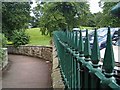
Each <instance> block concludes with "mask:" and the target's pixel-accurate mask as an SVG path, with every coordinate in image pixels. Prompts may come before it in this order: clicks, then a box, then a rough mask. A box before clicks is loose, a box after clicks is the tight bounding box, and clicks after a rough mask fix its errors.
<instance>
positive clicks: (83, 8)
mask: <svg viewBox="0 0 120 90" xmlns="http://www.w3.org/2000/svg"><path fill="white" fill-rule="evenodd" d="M37 7H39V8H37V9H35V10H36V12H37V11H38V13H37V14H36V13H35V17H37V18H38V17H39V27H40V28H41V32H42V34H43V35H45V34H47V35H48V34H49V35H50V36H51V35H52V32H53V31H54V30H58V29H62V30H65V29H68V30H71V29H72V28H73V27H77V26H79V25H85V23H86V22H87V20H86V17H87V14H88V13H90V11H89V5H88V4H86V3H85V2H77V3H76V2H54V3H52V2H49V3H43V4H38V6H37ZM46 32H47V33H46Z"/></svg>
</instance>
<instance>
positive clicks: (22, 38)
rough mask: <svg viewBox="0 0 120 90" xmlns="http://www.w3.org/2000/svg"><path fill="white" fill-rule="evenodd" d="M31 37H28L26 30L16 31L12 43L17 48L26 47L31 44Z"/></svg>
mask: <svg viewBox="0 0 120 90" xmlns="http://www.w3.org/2000/svg"><path fill="white" fill-rule="evenodd" d="M29 39H30V36H28V35H27V34H26V33H25V31H24V30H21V31H17V30H16V31H14V32H13V36H12V42H13V45H14V46H15V47H18V46H20V45H25V44H28V43H29Z"/></svg>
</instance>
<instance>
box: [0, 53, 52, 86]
mask: <svg viewBox="0 0 120 90" xmlns="http://www.w3.org/2000/svg"><path fill="white" fill-rule="evenodd" d="M9 60H10V66H9V67H8V69H7V70H5V71H4V72H3V80H2V88H50V87H51V69H50V68H51V64H50V63H49V62H46V61H44V60H41V59H38V58H34V57H29V56H22V55H9Z"/></svg>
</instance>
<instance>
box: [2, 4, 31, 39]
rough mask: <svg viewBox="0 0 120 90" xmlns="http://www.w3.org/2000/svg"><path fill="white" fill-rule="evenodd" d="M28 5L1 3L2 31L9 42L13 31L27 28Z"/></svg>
mask: <svg viewBox="0 0 120 90" xmlns="http://www.w3.org/2000/svg"><path fill="white" fill-rule="evenodd" d="M29 18H30V4H29V3H28V2H2V30H3V33H4V34H5V36H6V37H7V38H8V39H9V40H10V39H11V36H12V32H13V31H14V30H21V29H24V28H26V27H27V26H28V23H29Z"/></svg>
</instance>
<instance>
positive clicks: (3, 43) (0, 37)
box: [0, 33, 7, 47]
mask: <svg viewBox="0 0 120 90" xmlns="http://www.w3.org/2000/svg"><path fill="white" fill-rule="evenodd" d="M6 43H7V39H6V37H5V36H4V35H3V34H2V33H0V47H5V46H6Z"/></svg>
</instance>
